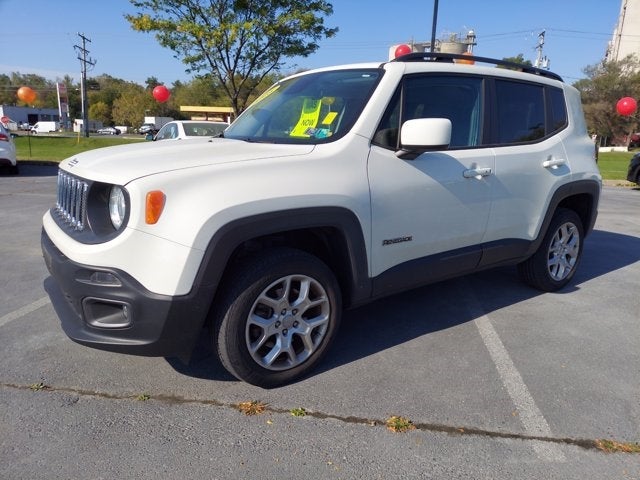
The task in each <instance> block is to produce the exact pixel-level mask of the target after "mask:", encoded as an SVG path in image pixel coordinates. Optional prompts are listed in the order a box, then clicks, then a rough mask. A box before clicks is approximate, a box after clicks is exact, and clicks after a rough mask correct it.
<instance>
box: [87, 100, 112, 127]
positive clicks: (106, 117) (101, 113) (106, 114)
mask: <svg viewBox="0 0 640 480" xmlns="http://www.w3.org/2000/svg"><path fill="white" fill-rule="evenodd" d="M89 118H90V119H91V120H97V121H99V122H102V124H103V125H109V124H111V107H110V106H109V105H107V104H106V103H105V102H91V104H90V105H89Z"/></svg>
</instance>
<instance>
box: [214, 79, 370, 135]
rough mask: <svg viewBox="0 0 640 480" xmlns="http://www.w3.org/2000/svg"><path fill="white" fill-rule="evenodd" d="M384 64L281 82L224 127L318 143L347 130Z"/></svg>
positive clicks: (236, 131)
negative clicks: (380, 66) (378, 66)
mask: <svg viewBox="0 0 640 480" xmlns="http://www.w3.org/2000/svg"><path fill="white" fill-rule="evenodd" d="M381 76H382V70H379V69H375V68H370V69H357V70H331V71H326V72H317V73H310V74H308V75H302V76H299V77H295V78H290V79H285V80H283V81H281V82H279V83H276V84H275V85H274V86H272V87H271V88H270V89H269V90H267V91H266V92H265V93H264V94H263V95H262V96H260V97H259V98H258V99H257V100H256V101H255V102H254V103H253V104H252V105H251V106H250V107H249V108H248V109H247V110H246V111H245V112H244V113H243V114H242V115H240V117H238V119H237V120H236V121H235V122H233V124H231V126H230V127H229V128H228V129H227V130H226V131H225V132H224V137H225V138H235V139H239V140H246V141H253V142H269V143H303V144H313V145H315V144H317V143H325V142H330V141H333V140H335V139H337V138H339V137H341V136H343V135H344V134H345V133H346V132H348V131H349V129H350V128H351V127H352V126H353V124H354V123H355V121H356V120H357V118H358V116H359V115H360V112H361V111H362V109H363V108H364V106H365V104H366V103H367V100H368V99H369V97H370V96H371V93H372V92H373V90H374V88H375V86H376V85H377V83H378V80H379V79H380V77H381Z"/></svg>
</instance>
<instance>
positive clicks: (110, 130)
mask: <svg viewBox="0 0 640 480" xmlns="http://www.w3.org/2000/svg"><path fill="white" fill-rule="evenodd" d="M96 133H97V134H98V135H120V133H121V132H120V129H119V128H116V127H104V128H99V129H98V130H97V131H96Z"/></svg>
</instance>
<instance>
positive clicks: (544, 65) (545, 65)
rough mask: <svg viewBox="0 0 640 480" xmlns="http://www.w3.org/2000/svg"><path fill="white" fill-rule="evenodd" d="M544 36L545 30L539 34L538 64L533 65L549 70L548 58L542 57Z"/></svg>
mask: <svg viewBox="0 0 640 480" xmlns="http://www.w3.org/2000/svg"><path fill="white" fill-rule="evenodd" d="M544 34H545V30H543V31H542V32H540V33H539V34H538V46H537V47H536V50H537V51H538V55H537V56H536V63H535V64H534V65H533V66H534V67H536V68H544V69H546V70H549V59H548V58H547V57H543V56H542V47H543V46H544Z"/></svg>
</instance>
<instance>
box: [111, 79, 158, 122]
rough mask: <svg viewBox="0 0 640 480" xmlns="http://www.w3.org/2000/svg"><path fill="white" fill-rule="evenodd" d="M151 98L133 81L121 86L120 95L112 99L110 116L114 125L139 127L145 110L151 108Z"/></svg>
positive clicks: (152, 102)
mask: <svg viewBox="0 0 640 480" xmlns="http://www.w3.org/2000/svg"><path fill="white" fill-rule="evenodd" d="M153 104H154V101H153V98H152V97H151V95H150V94H149V92H147V91H146V90H145V89H144V88H143V87H141V86H140V85H136V84H134V83H126V84H124V85H122V86H121V90H120V96H119V97H118V98H117V99H116V100H114V102H113V108H112V110H111V116H112V118H113V121H114V122H115V124H116V125H126V126H129V127H139V126H140V125H141V124H142V122H143V121H144V116H145V112H146V111H147V110H150V109H151V108H153Z"/></svg>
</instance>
